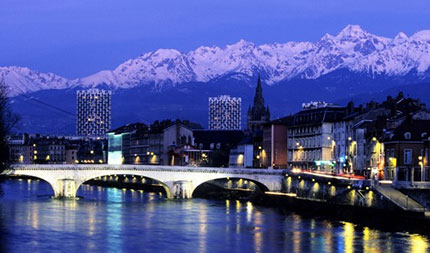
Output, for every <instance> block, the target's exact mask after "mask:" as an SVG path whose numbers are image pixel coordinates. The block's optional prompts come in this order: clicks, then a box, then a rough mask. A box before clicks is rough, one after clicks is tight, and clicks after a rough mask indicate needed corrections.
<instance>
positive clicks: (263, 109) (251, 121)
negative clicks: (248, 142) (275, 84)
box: [248, 75, 270, 132]
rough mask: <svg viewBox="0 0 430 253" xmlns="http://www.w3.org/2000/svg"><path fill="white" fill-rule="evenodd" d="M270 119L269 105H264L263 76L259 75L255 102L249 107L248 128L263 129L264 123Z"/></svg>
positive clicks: (251, 129)
mask: <svg viewBox="0 0 430 253" xmlns="http://www.w3.org/2000/svg"><path fill="white" fill-rule="evenodd" d="M268 121H270V111H269V106H265V105H264V98H263V89H262V88H261V78H260V75H258V81H257V88H256V89H255V96H254V104H253V105H252V107H249V109H248V130H250V131H251V132H257V131H260V130H261V131H262V130H263V124H264V123H266V122H268Z"/></svg>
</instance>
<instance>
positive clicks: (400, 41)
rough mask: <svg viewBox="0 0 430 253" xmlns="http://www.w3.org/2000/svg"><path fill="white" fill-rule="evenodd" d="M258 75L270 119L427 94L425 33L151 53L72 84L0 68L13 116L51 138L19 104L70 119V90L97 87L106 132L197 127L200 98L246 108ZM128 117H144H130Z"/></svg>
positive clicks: (356, 34)
mask: <svg viewBox="0 0 430 253" xmlns="http://www.w3.org/2000/svg"><path fill="white" fill-rule="evenodd" d="M257 75H260V76H261V78H262V81H263V83H264V84H265V86H264V92H265V96H266V101H267V102H268V103H269V105H270V106H271V110H272V115H275V116H282V115H285V114H287V113H291V112H293V111H294V110H297V109H299V107H300V104H301V102H306V101H307V100H310V99H313V100H332V101H330V102H344V101H346V100H350V99H352V100H357V102H360V99H358V98H359V97H366V98H370V97H371V95H369V94H383V93H381V92H383V91H384V90H388V91H390V90H391V91H392V92H395V90H398V89H400V88H399V87H402V89H406V90H407V89H411V87H413V86H414V85H421V86H422V87H426V86H425V84H426V83H428V82H429V80H430V30H424V31H419V32H417V33H415V34H413V35H411V36H409V37H408V36H407V35H406V34H404V33H402V32H400V33H399V34H398V35H396V36H395V37H394V38H385V37H381V36H377V35H373V34H371V33H369V32H367V31H365V30H363V29H362V28H361V27H360V26H357V25H348V26H346V27H345V28H344V29H343V30H342V31H341V32H339V33H338V34H337V35H335V36H334V35H330V34H326V35H324V36H323V37H322V38H321V39H320V40H319V41H316V42H287V43H273V44H264V45H255V44H253V43H251V42H247V41H244V40H240V41H239V42H237V43H235V44H232V45H227V46H225V47H223V48H220V47H217V46H212V47H206V46H204V47H199V48H197V49H195V50H193V51H190V52H180V51H178V50H175V49H159V50H156V51H154V52H148V53H144V54H142V55H140V56H139V57H137V58H135V59H130V60H128V61H126V62H124V63H122V64H120V65H119V66H118V67H116V68H115V69H113V70H104V71H100V72H98V73H95V74H93V75H90V76H87V77H82V78H77V79H73V80H70V79H67V78H64V77H61V76H58V75H55V74H53V73H41V72H38V71H34V70H30V69H28V68H25V67H16V66H10V67H0V80H2V79H3V80H4V82H5V83H6V85H7V86H8V87H9V91H10V95H11V96H13V99H12V102H13V107H14V108H15V110H16V111H17V112H18V113H19V114H21V115H23V118H25V119H26V120H28V121H26V123H25V124H30V125H31V126H32V130H33V131H35V130H34V129H36V130H37V131H40V132H44V131H48V132H49V131H51V130H50V129H49V127H47V128H44V127H42V126H39V125H40V124H39V123H37V122H38V121H39V120H40V119H39V118H40V117H41V118H45V116H43V111H41V112H40V113H34V112H32V110H30V112H29V111H28V110H29V108H28V106H25V104H28V103H29V102H32V103H36V104H39V105H42V104H43V103H47V104H52V103H55V101H56V98H58V97H60V98H61V97H63V98H64V99H62V101H59V102H60V104H55V105H56V106H59V107H60V108H62V109H63V110H66V111H69V112H74V111H75V108H74V106H75V102H74V92H75V90H77V89H87V88H97V87H98V88H104V89H111V90H113V91H114V98H113V103H112V105H113V113H115V112H117V113H118V114H119V115H117V116H115V114H113V125H114V126H115V125H120V124H123V123H126V122H132V121H151V120H154V119H156V118H157V117H158V118H160V117H170V118H172V117H179V116H181V117H186V118H189V119H192V120H197V121H200V122H201V123H203V124H205V123H206V121H207V98H208V96H212V95H219V94H231V95H236V96H241V97H243V98H244V99H243V100H244V104H243V105H242V106H243V108H246V107H247V106H248V104H246V103H247V102H250V101H251V99H250V98H249V97H251V98H252V95H253V87H254V86H255V84H256V77H257ZM423 85H424V86H423ZM421 86H420V87H421ZM411 91H413V89H412V90H411ZM136 94H140V95H139V96H137V95H136ZM363 94H367V95H365V96H363ZM172 96H173V97H172ZM369 96H370V97H369ZM66 97H68V98H67V99H66ZM185 98H187V100H185ZM378 98H380V97H375V99H378ZM143 99H144V100H145V101H142V100H143ZM422 99H423V100H425V99H426V97H425V96H423V97H422ZM190 100H191V101H190ZM115 101H118V102H117V103H115ZM143 106H145V107H143ZM136 108H142V110H143V112H141V113H140V114H139V113H135V112H130V110H136ZM144 108H145V109H144ZM197 108H198V109H197ZM45 109H46V108H45ZM51 109H52V108H51ZM188 110H189V111H188ZM195 110H198V112H196V111H195ZM243 111H245V110H243ZM32 114H33V115H38V117H39V118H35V117H33V116H32ZM72 114H73V113H72ZM68 117H69V116H68ZM60 118H61V117H60ZM69 118H71V117H69ZM48 121H49V120H48ZM65 121H67V120H65ZM69 121H70V122H71V120H69ZM30 122H32V123H30ZM42 122H43V123H44V124H43V125H46V123H47V121H46V120H43V121H42ZM243 123H245V122H243ZM55 125H57V124H55ZM73 125H74V124H71V123H68V126H65V125H64V126H62V125H61V124H60V125H59V126H58V129H57V130H53V131H54V132H57V131H60V132H61V131H64V132H73V130H72V126H73ZM35 126H36V127H35ZM37 126H39V127H37ZM51 127H52V125H51ZM22 129H23V131H25V130H27V128H26V127H23V128H22Z"/></svg>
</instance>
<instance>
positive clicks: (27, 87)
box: [0, 66, 72, 96]
mask: <svg viewBox="0 0 430 253" xmlns="http://www.w3.org/2000/svg"><path fill="white" fill-rule="evenodd" d="M0 81H3V82H5V83H6V85H7V86H8V92H9V94H10V95H11V96H14V95H18V94H22V93H29V92H33V91H38V90H46V89H66V88H69V87H71V85H72V82H71V81H69V80H67V79H66V78H63V77H61V76H57V75H55V74H52V73H41V72H37V71H34V70H30V69H29V68H23V67H15V66H14V67H0Z"/></svg>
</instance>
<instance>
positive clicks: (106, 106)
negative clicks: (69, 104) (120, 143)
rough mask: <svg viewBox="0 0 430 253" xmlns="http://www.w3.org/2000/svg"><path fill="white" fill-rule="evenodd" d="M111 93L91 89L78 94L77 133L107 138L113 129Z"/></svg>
mask: <svg viewBox="0 0 430 253" xmlns="http://www.w3.org/2000/svg"><path fill="white" fill-rule="evenodd" d="M111 97H112V93H111V91H107V90H99V89H89V90H79V91H77V92H76V115H77V118H76V133H77V134H78V135H79V136H90V137H94V136H106V133H107V132H108V131H109V129H110V127H111Z"/></svg>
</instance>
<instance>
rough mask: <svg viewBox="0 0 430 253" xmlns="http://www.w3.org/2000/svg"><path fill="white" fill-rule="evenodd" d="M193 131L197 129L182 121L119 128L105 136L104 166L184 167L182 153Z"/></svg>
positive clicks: (190, 141) (189, 145) (191, 139)
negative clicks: (157, 165)
mask: <svg viewBox="0 0 430 253" xmlns="http://www.w3.org/2000/svg"><path fill="white" fill-rule="evenodd" d="M194 128H199V129H201V126H200V125H199V124H195V123H191V122H189V121H186V120H184V121H180V120H176V121H171V120H163V121H161V122H159V121H155V122H154V123H153V124H151V125H150V126H147V125H145V124H144V123H134V124H128V125H125V126H122V127H119V128H117V129H115V130H112V131H110V132H109V133H108V163H109V164H160V165H184V164H185V163H186V162H187V157H186V155H185V154H184V150H185V149H189V147H191V146H193V144H194V137H193V130H194Z"/></svg>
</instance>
